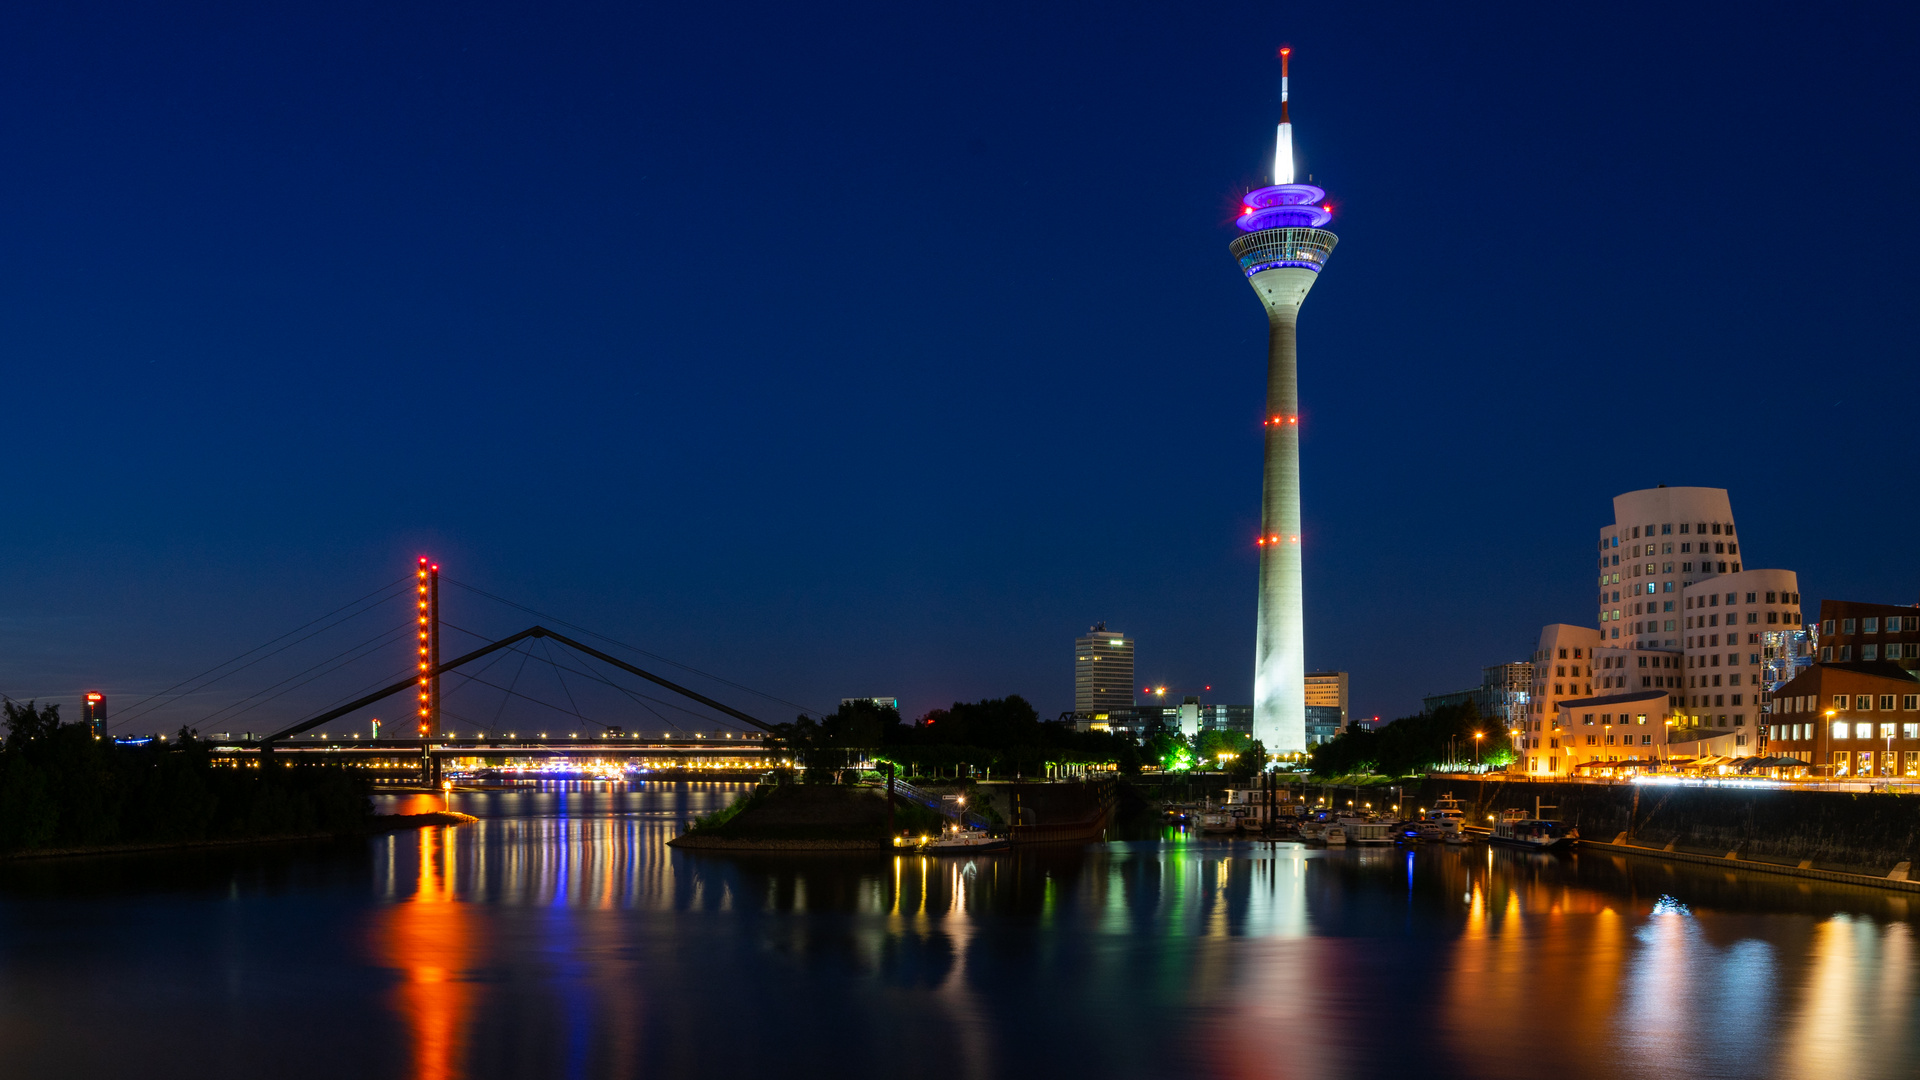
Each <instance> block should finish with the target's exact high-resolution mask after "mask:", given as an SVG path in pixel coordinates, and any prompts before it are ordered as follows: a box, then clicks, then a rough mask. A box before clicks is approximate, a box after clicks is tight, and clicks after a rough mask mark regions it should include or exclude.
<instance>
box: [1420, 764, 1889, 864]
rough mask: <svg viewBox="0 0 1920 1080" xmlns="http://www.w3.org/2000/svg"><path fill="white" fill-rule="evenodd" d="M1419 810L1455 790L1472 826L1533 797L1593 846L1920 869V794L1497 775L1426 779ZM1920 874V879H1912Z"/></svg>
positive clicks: (1528, 805)
mask: <svg viewBox="0 0 1920 1080" xmlns="http://www.w3.org/2000/svg"><path fill="white" fill-rule="evenodd" d="M1418 790H1419V798H1420V800H1421V802H1422V804H1423V805H1426V806H1432V805H1433V803H1434V800H1436V799H1438V798H1439V797H1440V796H1441V795H1444V794H1448V793H1451V794H1452V795H1453V796H1455V797H1456V798H1458V799H1459V800H1460V801H1461V802H1462V804H1463V805H1464V806H1465V807H1466V808H1467V811H1468V821H1469V823H1470V824H1474V825H1485V824H1487V815H1488V814H1493V815H1496V816H1497V815H1498V814H1499V813H1500V811H1502V810H1505V809H1508V808H1517V809H1523V810H1527V811H1529V812H1531V811H1532V810H1533V807H1534V799H1535V798H1536V797H1537V798H1539V799H1540V800H1541V801H1542V802H1543V803H1545V804H1547V805H1551V806H1555V807H1557V808H1558V809H1556V810H1553V811H1550V812H1549V816H1551V817H1555V818H1558V819H1560V820H1562V821H1567V822H1571V823H1573V824H1574V825H1575V826H1577V827H1578V828H1579V829H1580V835H1581V836H1582V837H1583V838H1584V839H1587V840H1595V841H1599V842H1602V843H1611V842H1612V841H1613V839H1614V838H1615V837H1616V836H1618V835H1619V834H1621V833H1626V834H1627V838H1628V842H1629V843H1631V844H1634V845H1637V846H1641V847H1652V848H1663V847H1665V846H1666V845H1668V844H1671V845H1673V849H1674V850H1677V851H1681V852H1687V853H1693V854H1709V855H1714V856H1724V855H1726V854H1727V853H1728V852H1736V853H1738V857H1739V858H1742V859H1754V860H1765V861H1772V862H1780V863H1788V864H1799V863H1801V862H1809V863H1811V864H1812V865H1813V866H1814V867H1817V868H1822V869H1831V870H1843V871H1848V872H1853V873H1865V874H1872V875H1875V876H1885V875H1886V874H1887V873H1888V872H1889V871H1891V870H1893V869H1894V868H1895V867H1897V866H1898V865H1899V864H1900V863H1903V862H1904V863H1911V864H1914V865H1916V866H1920V795H1895V794H1888V793H1885V792H1847V791H1795V790H1792V789H1782V788H1730V787H1721V788H1715V787H1689V786H1680V785H1664V784H1553V783H1535V782H1530V781H1519V782H1515V781H1508V780H1505V779H1503V778H1500V777H1498V776H1489V777H1487V778H1485V779H1479V778H1460V777H1446V778H1429V779H1427V780H1425V781H1423V782H1421V783H1420V785H1419V788H1418ZM1915 876H1916V877H1920V874H1916V875H1915Z"/></svg>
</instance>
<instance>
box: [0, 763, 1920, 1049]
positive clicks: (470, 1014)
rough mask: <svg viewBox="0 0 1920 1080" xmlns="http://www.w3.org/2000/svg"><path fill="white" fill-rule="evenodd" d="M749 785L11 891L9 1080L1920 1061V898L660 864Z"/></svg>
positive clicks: (3, 940)
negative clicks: (696, 819) (1919, 1001)
mask: <svg viewBox="0 0 1920 1080" xmlns="http://www.w3.org/2000/svg"><path fill="white" fill-rule="evenodd" d="M736 790H738V789H737V788H736V787H735V786H733V785H726V784H699V783H659V784H646V785H636V786H634V787H632V788H631V789H629V788H626V787H624V786H619V785H594V784H579V785H549V786H546V787H542V788H540V789H538V790H521V791H513V792H499V793H489V794H477V795H456V796H453V797H452V807H453V808H454V809H456V810H464V811H466V812H469V813H473V814H476V815H479V816H480V817H481V818H482V819H483V820H482V821H481V822H480V823H479V824H478V825H469V826H465V827H461V828H454V829H432V830H425V831H419V832H404V833H398V834H394V835H391V836H382V837H379V838H376V839H373V840H371V841H365V842H353V843H343V844H338V845H301V846H293V847H286V846H280V847H265V848H254V849H248V850H234V851H227V852H219V853H197V854H190V855H181V854H173V855H167V856H142V857H119V858H111V859H86V860H64V861H54V862H41V863H30V864H21V865H14V866H11V867H7V868H5V869H4V870H0V1072H3V1073H4V1075H6V1076H9V1077H40V1076H47V1077H53V1076H62V1077H66V1076H76V1077H94V1076H142V1077H145V1076H180V1077H194V1078H209V1077H242V1076H245V1077H258V1076H263V1075H268V1076H275V1077H289V1076H292V1077H305V1076H327V1077H412V1078H418V1080H439V1078H443V1077H461V1076H474V1077H494V1076H503V1077H504V1076H516V1077H518V1076H557V1077H598V1076H643V1075H654V1076H700V1075H710V1076H731V1075H742V1074H746V1073H748V1072H763V1073H767V1074H769V1075H778V1074H783V1073H786V1074H803V1075H805V1074H816V1073H825V1072H827V1071H828V1070H831V1071H832V1072H833V1073H835V1074H838V1075H844V1076H887V1077H897V1076H902V1075H909V1076H923V1075H924V1076H939V1077H1003V1076H1028V1075H1043V1074H1044V1075H1059V1074H1060V1071H1061V1070H1071V1074H1074V1075H1079V1074H1084V1075H1087V1076H1096V1075H1097V1076H1102V1077H1136V1076H1137V1077H1170V1076H1229V1077H1242V1076H1244V1077H1303V1078H1306V1077H1312V1078H1316V1080H1325V1078H1340V1077H1376V1076H1393V1077H1539V1076H1543V1075H1551V1076H1554V1077H1556V1078H1577V1077H1609V1078H1612V1077H1622V1076H1625V1077H1678V1076H1686V1077H1719V1076H1726V1077H1806V1076H1816V1075H1844V1076H1849V1077H1912V1076H1916V1075H1920V1034H1916V1027H1917V1025H1916V1021H1920V1010H1916V986H1915V981H1916V977H1917V969H1920V964H1917V962H1916V961H1917V960H1920V957H1917V956H1916V945H1915V941H1914V934H1913V929H1912V923H1911V914H1910V911H1909V906H1908V901H1907V900H1906V899H1905V898H1904V897H1901V896H1893V895H1882V894H1879V893H1876V892H1872V891H1867V890H1854V889H1848V888H1843V887H1831V886H1824V885H1820V884H1816V883H1801V882H1798V881H1794V880H1792V879H1779V878H1767V877H1764V876H1759V875H1745V874H1740V873H1737V872H1723V871H1719V870H1715V869H1709V868H1705V867H1691V866H1668V865H1663V864H1660V863H1658V862H1651V861H1634V860H1625V859H1619V858H1614V857H1608V856H1602V855H1597V854H1585V855H1578V856H1565V857H1557V858H1554V857H1544V856H1536V855H1527V854H1519V853H1511V852H1507V851H1503V850H1492V851H1489V850H1488V849H1486V848H1484V847H1481V848H1473V849H1466V850H1460V849H1444V848H1433V847H1428V848H1422V849H1419V850H1418V851H1412V852H1409V851H1407V850H1405V849H1398V850H1395V849H1389V850H1378V851H1359V850H1353V851H1334V852H1327V851H1312V850H1308V849H1304V848H1301V847H1297V846H1291V845H1277V846H1269V845H1263V844H1256V843H1250V842H1224V841H1203V840H1196V839H1189V838H1186V837H1183V836H1178V835H1168V836H1162V837H1159V838H1157V839H1150V840H1140V841H1134V842H1126V843H1114V844H1111V845H1108V846H1105V847H1100V848H1091V849H1087V850H1083V851H1068V852H1054V853H1046V854H1026V855H1021V856H1002V857H998V858H994V857H986V858H979V859H975V860H972V861H967V860H957V859H920V858H899V859H884V858H871V859H847V858H839V857H826V856H812V857H804V858H803V857H789V858H784V859H764V858H762V859H739V858H725V857H715V856H706V855H693V854H685V853H679V852H673V851H670V850H669V849H668V848H666V847H665V846H664V844H665V841H666V840H667V839H669V838H670V837H672V836H674V835H675V834H676V833H677V832H678V831H679V830H680V829H682V828H684V827H685V823H686V822H687V820H688V819H689V818H690V817H691V816H693V815H695V814H698V813H704V812H706V811H707V810H710V809H712V808H714V807H717V806H719V805H723V804H724V803H725V802H726V801H728V800H729V799H730V798H731V797H732V795H733V794H734V792H735V791H736ZM424 801H425V800H420V801H416V803H415V804H414V805H409V806H405V807H396V806H395V805H394V804H392V803H391V802H390V803H389V805H388V806H387V807H385V808H387V809H394V808H401V809H410V810H411V809H422V808H425V807H424V806H423V805H420V803H421V802H424ZM431 802H432V803H433V804H434V805H436V806H437V804H438V800H437V799H434V800H431ZM776 1070H777V1071H778V1072H776Z"/></svg>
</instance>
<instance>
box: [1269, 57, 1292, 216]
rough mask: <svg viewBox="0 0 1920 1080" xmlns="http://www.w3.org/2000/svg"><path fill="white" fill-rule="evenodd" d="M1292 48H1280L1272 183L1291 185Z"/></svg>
mask: <svg viewBox="0 0 1920 1080" xmlns="http://www.w3.org/2000/svg"><path fill="white" fill-rule="evenodd" d="M1292 53H1293V48H1292V47H1291V46H1288V45H1282V46H1280V131H1279V133H1278V134H1276V135H1275V136H1274V140H1273V182H1274V183H1275V184H1291V183H1293V121H1292V120H1290V119H1288V118H1287V57H1288V56H1290V55H1292Z"/></svg>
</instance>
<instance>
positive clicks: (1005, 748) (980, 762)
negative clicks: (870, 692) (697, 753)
mask: <svg viewBox="0 0 1920 1080" xmlns="http://www.w3.org/2000/svg"><path fill="white" fill-rule="evenodd" d="M778 731H779V737H780V739H781V741H782V742H783V743H784V744H785V745H786V747H787V748H788V749H789V750H791V751H792V752H793V754H794V755H795V756H796V757H797V758H799V759H800V761H801V763H802V764H804V765H806V766H807V772H808V776H809V777H810V778H813V779H820V778H824V777H828V776H830V775H831V773H832V772H833V771H835V770H839V769H844V768H845V767H846V766H848V765H850V764H852V763H853V762H855V761H858V760H861V759H862V758H869V757H871V758H874V759H878V760H885V761H891V762H894V763H895V764H898V765H900V766H902V767H904V768H906V769H907V770H908V771H909V772H910V773H918V774H923V775H939V774H944V773H946V772H948V771H951V770H955V769H957V768H958V767H959V766H962V765H964V766H967V767H969V768H970V769H971V770H972V771H974V772H976V773H986V774H989V775H995V776H1006V777H1009V778H1011V777H1016V776H1026V777H1033V776H1043V775H1045V774H1046V769H1047V766H1048V765H1063V764H1081V765H1108V764H1111V765H1115V766H1118V767H1119V769H1120V770H1121V771H1122V772H1129V773H1137V772H1139V771H1140V765H1141V752H1140V747H1139V746H1137V745H1136V744H1135V743H1134V742H1133V740H1131V739H1128V738H1124V737H1122V736H1118V735H1113V734H1109V733H1108V732H1104V731H1075V730H1074V729H1073V728H1072V727H1071V726H1069V725H1067V724H1060V723H1048V722H1045V721H1042V720H1041V719H1040V714H1039V713H1038V712H1036V711H1035V710H1034V708H1033V706H1032V705H1031V704H1028V702H1027V701H1026V699H1024V698H1022V697H1020V696H1019V695H1017V694H1016V695H1011V696H1008V697H1004V698H989V699H987V700H985V701H977V702H971V703H968V702H959V701H956V702H954V703H953V706H952V707H951V708H946V709H935V710H933V711H932V712H930V713H928V714H927V715H926V716H924V717H922V718H921V719H920V722H919V723H916V724H907V723H904V722H902V721H901V719H900V714H899V713H897V712H895V711H894V710H892V709H882V708H880V707H879V706H877V705H874V704H873V703H872V702H867V701H858V702H849V703H846V704H843V705H841V706H840V708H839V710H838V711H836V712H833V713H831V714H829V715H827V716H825V717H822V718H821V719H819V720H815V719H813V718H811V717H806V716H802V717H800V718H799V719H798V720H795V721H794V722H793V723H791V724H781V725H779V728H778Z"/></svg>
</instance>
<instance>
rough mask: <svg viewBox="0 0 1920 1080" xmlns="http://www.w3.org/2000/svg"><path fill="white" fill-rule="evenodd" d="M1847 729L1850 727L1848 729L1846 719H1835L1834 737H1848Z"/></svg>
mask: <svg viewBox="0 0 1920 1080" xmlns="http://www.w3.org/2000/svg"><path fill="white" fill-rule="evenodd" d="M1847 730H1848V729H1847V722H1846V721H1845V720H1835V721H1834V722H1833V737H1834V738H1836V739H1844V738H1846V737H1847Z"/></svg>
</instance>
